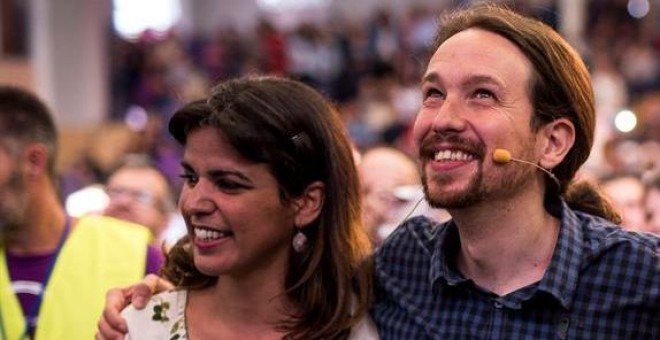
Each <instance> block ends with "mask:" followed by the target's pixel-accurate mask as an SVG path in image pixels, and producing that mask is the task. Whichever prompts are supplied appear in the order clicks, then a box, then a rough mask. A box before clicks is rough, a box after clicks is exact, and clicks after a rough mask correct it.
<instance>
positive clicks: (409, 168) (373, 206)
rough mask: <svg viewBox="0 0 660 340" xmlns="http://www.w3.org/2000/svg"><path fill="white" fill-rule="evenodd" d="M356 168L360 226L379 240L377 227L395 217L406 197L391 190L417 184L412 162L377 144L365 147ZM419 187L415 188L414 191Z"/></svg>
mask: <svg viewBox="0 0 660 340" xmlns="http://www.w3.org/2000/svg"><path fill="white" fill-rule="evenodd" d="M358 171H359V174H360V183H361V185H362V203H363V205H362V217H363V222H364V227H365V228H366V229H367V232H368V234H369V236H370V238H371V240H372V242H375V243H379V242H380V240H379V239H378V238H379V237H378V235H377V234H378V228H379V227H381V226H383V225H384V224H386V223H398V222H400V221H396V220H395V219H396V218H397V217H398V216H399V215H400V214H399V211H400V209H401V208H403V207H405V206H407V203H408V201H405V200H402V199H400V198H398V197H397V196H396V195H395V190H397V189H403V188H404V187H406V188H411V187H412V186H416V187H417V186H419V184H420V178H419V173H418V172H417V167H416V165H415V163H414V162H413V161H412V160H410V159H408V158H406V156H405V155H402V154H400V153H399V152H398V151H393V150H389V149H386V148H379V149H374V150H370V151H367V152H366V153H365V155H364V156H363V157H362V159H361V161H360V163H359V166H358ZM419 195H420V189H419V188H417V189H416V195H415V196H417V197H418V196H419Z"/></svg>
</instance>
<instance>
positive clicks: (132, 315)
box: [122, 289, 379, 340]
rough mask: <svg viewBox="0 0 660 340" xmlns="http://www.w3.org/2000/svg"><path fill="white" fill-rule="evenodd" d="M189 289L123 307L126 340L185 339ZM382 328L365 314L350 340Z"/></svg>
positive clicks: (373, 336)
mask: <svg viewBox="0 0 660 340" xmlns="http://www.w3.org/2000/svg"><path fill="white" fill-rule="evenodd" d="M187 292H188V291H187V290H185V289H183V290H172V291H168V292H164V293H160V294H157V295H154V296H153V297H152V298H151V300H150V301H149V303H148V304H147V306H146V307H145V308H144V309H142V310H137V309H135V308H134V307H133V306H129V307H127V308H126V309H124V311H122V316H123V317H124V318H125V319H126V322H127V324H128V334H126V337H125V338H124V339H125V340H158V339H167V340H183V339H188V335H187V333H186V320H185V309H186V299H187V296H188V294H187ZM377 339H379V337H378V332H377V331H376V326H375V325H374V323H373V321H372V320H371V318H370V317H368V316H365V317H364V318H363V319H362V320H361V321H360V322H359V323H358V324H357V325H355V327H353V330H352V331H351V334H350V336H349V340H377Z"/></svg>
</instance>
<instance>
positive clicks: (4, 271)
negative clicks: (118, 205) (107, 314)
mask: <svg viewBox="0 0 660 340" xmlns="http://www.w3.org/2000/svg"><path fill="white" fill-rule="evenodd" d="M149 240H150V233H149V230H148V229H147V228H145V227H142V226H139V225H136V224H132V223H127V222H124V221H120V220H117V219H114V218H109V217H103V216H89V217H85V218H83V219H81V220H79V221H78V223H77V224H76V226H75V227H74V228H73V229H72V230H71V234H70V235H69V237H68V239H67V240H66V242H65V243H64V245H63V247H62V250H61V253H60V254H59V257H58V258H57V262H56V263H55V266H54V267H53V272H52V274H51V277H50V281H49V282H48V285H47V287H46V288H45V290H44V293H43V294H44V295H43V302H42V304H41V308H40V309H39V320H38V323H37V331H36V334H35V339H37V340H46V339H47V340H59V339H62V340H77V339H93V338H94V334H95V333H96V325H97V322H98V320H99V317H100V315H101V312H102V310H103V306H104V305H105V294H106V292H107V290H108V289H110V288H114V287H118V286H124V285H128V284H131V283H135V282H136V281H138V280H140V279H141V278H142V277H144V274H145V268H146V255H147V245H148V244H149ZM0 312H1V313H2V314H0V315H1V316H2V322H3V325H0V327H4V329H5V335H6V336H7V337H8V339H2V340H18V339H19V337H20V336H21V335H23V334H22V333H23V331H24V330H25V319H24V317H23V312H22V309H21V306H20V303H19V301H18V298H17V297H16V294H14V292H13V290H12V288H11V282H10V279H9V271H8V268H7V262H6V259H5V251H4V249H1V248H0ZM0 338H2V335H0Z"/></svg>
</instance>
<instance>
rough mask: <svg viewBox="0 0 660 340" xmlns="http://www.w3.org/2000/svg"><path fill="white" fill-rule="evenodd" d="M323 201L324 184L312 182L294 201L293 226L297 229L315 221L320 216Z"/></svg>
mask: <svg viewBox="0 0 660 340" xmlns="http://www.w3.org/2000/svg"><path fill="white" fill-rule="evenodd" d="M324 200H325V184H324V183H323V182H320V181H316V182H312V183H311V184H310V185H308V186H307V188H306V189H305V191H304V192H303V194H302V195H300V196H299V197H297V198H295V199H294V202H293V205H294V207H295V217H294V218H295V221H294V222H295V224H296V226H297V227H298V228H304V227H305V226H307V225H309V224H310V223H312V222H313V221H314V220H316V219H317V218H318V216H319V214H321V209H322V208H323V202H324Z"/></svg>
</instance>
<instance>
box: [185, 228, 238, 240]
mask: <svg viewBox="0 0 660 340" xmlns="http://www.w3.org/2000/svg"><path fill="white" fill-rule="evenodd" d="M194 232H195V238H197V239H199V240H202V241H214V240H218V239H220V238H223V237H229V236H231V235H232V232H230V231H221V230H212V229H206V228H197V227H196V228H195V229H194Z"/></svg>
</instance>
